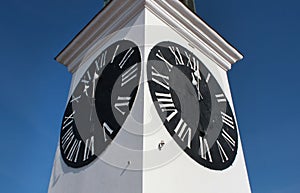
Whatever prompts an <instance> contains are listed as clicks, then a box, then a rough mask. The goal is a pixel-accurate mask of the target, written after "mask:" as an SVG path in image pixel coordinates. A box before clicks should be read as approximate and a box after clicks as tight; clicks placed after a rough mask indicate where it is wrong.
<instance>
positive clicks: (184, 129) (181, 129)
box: [174, 119, 192, 149]
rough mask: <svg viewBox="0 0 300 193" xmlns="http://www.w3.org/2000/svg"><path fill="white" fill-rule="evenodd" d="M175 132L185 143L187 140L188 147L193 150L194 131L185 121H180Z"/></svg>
mask: <svg viewBox="0 0 300 193" xmlns="http://www.w3.org/2000/svg"><path fill="white" fill-rule="evenodd" d="M174 131H175V133H176V134H177V136H178V137H179V138H180V139H181V141H185V138H187V147H188V148H190V149H191V142H192V129H191V128H190V127H188V126H187V124H186V123H185V122H184V121H183V119H180V121H179V123H178V124H177V126H176V128H175V130H174Z"/></svg>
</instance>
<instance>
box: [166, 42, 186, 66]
mask: <svg viewBox="0 0 300 193" xmlns="http://www.w3.org/2000/svg"><path fill="white" fill-rule="evenodd" d="M169 50H170V51H171V52H172V54H173V55H174V57H175V61H176V65H179V64H180V65H184V63H183V59H182V56H181V53H180V51H179V48H178V47H174V46H169Z"/></svg>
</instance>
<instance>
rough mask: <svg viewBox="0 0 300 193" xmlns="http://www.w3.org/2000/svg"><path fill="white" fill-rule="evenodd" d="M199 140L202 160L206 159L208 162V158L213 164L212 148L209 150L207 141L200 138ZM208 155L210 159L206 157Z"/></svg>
mask: <svg viewBox="0 0 300 193" xmlns="http://www.w3.org/2000/svg"><path fill="white" fill-rule="evenodd" d="M199 140H200V147H199V154H200V156H201V158H202V159H205V160H207V158H208V161H209V162H211V163H212V162H213V160H212V157H211V153H210V148H209V145H208V142H207V139H205V138H204V137H201V136H199ZM206 154H207V155H208V157H207V156H206Z"/></svg>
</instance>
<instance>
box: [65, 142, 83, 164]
mask: <svg viewBox="0 0 300 193" xmlns="http://www.w3.org/2000/svg"><path fill="white" fill-rule="evenodd" d="M80 146H81V141H80V140H77V139H75V141H74V143H73V145H72V147H71V149H70V151H69V153H68V155H67V159H68V160H69V161H72V162H77V158H78V154H79V150H80Z"/></svg>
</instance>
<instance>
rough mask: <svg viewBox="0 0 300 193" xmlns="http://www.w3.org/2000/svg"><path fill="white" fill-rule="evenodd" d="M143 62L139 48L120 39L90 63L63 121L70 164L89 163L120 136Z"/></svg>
mask: <svg viewBox="0 0 300 193" xmlns="http://www.w3.org/2000/svg"><path fill="white" fill-rule="evenodd" d="M140 62H141V56H140V51H139V49H138V47H137V46H136V45H135V44H134V43H133V42H131V41H127V40H121V41H118V42H116V43H114V44H112V45H111V46H109V47H108V48H106V49H105V50H104V51H103V52H102V53H101V54H99V55H98V56H97V57H96V59H95V60H94V61H93V62H92V63H91V64H90V66H89V68H88V69H87V70H86V72H85V73H84V75H83V76H82V78H81V79H80V80H79V83H78V85H77V86H76V88H75V90H74V92H73V93H72V95H71V98H70V100H69V102H68V104H67V107H66V110H65V113H64V118H63V121H62V126H61V134H60V151H61V155H62V158H63V160H64V162H65V163H66V164H67V165H68V166H70V167H73V168H79V167H83V166H86V165H88V164H89V163H91V162H92V161H93V160H95V159H96V158H97V156H99V155H100V154H101V153H102V152H103V151H104V150H105V149H106V147H107V146H108V145H109V144H110V142H111V141H112V140H113V139H114V137H115V136H116V135H117V133H118V131H119V130H120V128H121V127H122V125H123V123H124V122H125V120H126V118H127V116H128V115H129V113H130V110H131V108H132V105H133V102H134V100H135V96H136V93H137V86H138V83H139V80H140V71H141V66H140Z"/></svg>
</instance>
